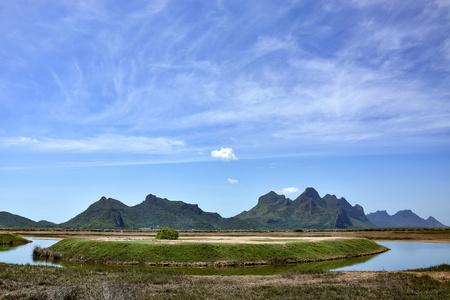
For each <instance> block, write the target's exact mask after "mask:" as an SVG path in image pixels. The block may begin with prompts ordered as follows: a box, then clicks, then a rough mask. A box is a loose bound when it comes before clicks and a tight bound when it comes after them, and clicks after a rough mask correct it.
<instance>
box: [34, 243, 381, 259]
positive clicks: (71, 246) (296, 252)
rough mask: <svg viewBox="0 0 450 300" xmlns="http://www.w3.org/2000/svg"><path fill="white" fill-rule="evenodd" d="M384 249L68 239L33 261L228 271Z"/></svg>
mask: <svg viewBox="0 0 450 300" xmlns="http://www.w3.org/2000/svg"><path fill="white" fill-rule="evenodd" d="M387 250H389V249H387V248H386V247H384V246H381V245H379V244H377V243H375V242H373V241H371V240H368V239H363V238H352V239H330V240H321V241H295V242H285V243H255V244H252V243H207V242H182V243H158V242H154V241H96V240H88V239H79V238H70V239H65V240H61V241H59V242H58V243H56V244H54V245H53V246H51V247H49V248H47V249H36V250H35V252H34V255H36V256H40V257H42V258H49V257H57V258H60V259H63V260H68V261H81V262H89V263H101V264H117V265H133V264H136V265H137V264H142V265H151V266H234V265H263V264H277V263H278V264H281V263H300V262H312V261H325V260H334V259H343V258H351V257H358V256H365V255H372V254H377V253H381V252H385V251H387Z"/></svg>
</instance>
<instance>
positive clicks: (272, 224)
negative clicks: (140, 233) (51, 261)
mask: <svg viewBox="0 0 450 300" xmlns="http://www.w3.org/2000/svg"><path fill="white" fill-rule="evenodd" d="M164 226H166V227H172V228H176V229H180V230H190V229H197V230H218V229H224V230H234V229H235V230H239V229H244V230H256V229H261V230H268V229H269V230H270V229H280V230H281V229H330V228H338V229H339V228H375V227H444V225H443V224H442V223H440V222H439V221H437V220H436V219H434V218H433V217H429V218H428V219H427V220H424V219H422V218H420V217H419V216H417V215H416V214H414V213H413V212H411V211H410V210H405V211H400V212H398V213H397V214H395V215H394V216H389V215H388V214H387V213H386V211H378V212H376V213H371V214H368V215H367V216H366V215H365V213H364V209H363V207H362V206H360V205H358V204H356V205H354V206H352V205H351V204H350V203H349V202H348V201H347V200H346V199H345V198H337V197H336V196H335V195H330V194H326V195H325V196H324V197H320V195H319V193H318V192H317V191H316V190H315V189H314V188H311V187H309V188H306V189H305V191H304V192H303V193H302V194H301V195H300V196H298V197H297V198H296V199H294V200H291V199H289V198H287V197H286V196H284V195H279V194H277V193H276V192H274V191H271V192H269V193H267V194H265V195H263V196H261V197H259V199H258V202H257V204H256V205H255V206H254V207H253V208H252V209H250V210H248V211H243V212H242V213H240V214H238V215H236V216H234V217H231V218H223V217H222V216H220V215H219V214H218V213H215V212H205V211H203V210H202V209H201V208H199V207H198V205H197V204H189V203H185V202H183V201H171V200H168V199H166V198H159V197H157V196H155V195H152V194H149V195H148V196H147V197H146V198H145V200H144V201H143V202H141V203H140V204H137V205H135V206H128V205H126V204H124V203H122V202H121V201H119V200H116V199H112V198H106V197H102V198H100V200H98V201H96V202H94V203H93V204H91V205H90V206H89V207H88V208H87V209H86V210H85V211H83V212H82V213H80V214H78V215H77V216H75V217H74V218H72V219H70V220H69V221H67V222H64V223H61V224H54V223H51V222H48V221H39V222H35V221H32V220H30V219H27V218H24V217H21V216H18V215H13V214H11V213H8V212H0V227H7V228H8V227H9V228H11V227H15V228H18V227H19V228H53V227H57V228H79V229H157V228H160V227H164Z"/></svg>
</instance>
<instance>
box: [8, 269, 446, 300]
mask: <svg viewBox="0 0 450 300" xmlns="http://www.w3.org/2000/svg"><path fill="white" fill-rule="evenodd" d="M438 269H439V270H442V269H443V268H438ZM449 294H450V273H449V269H448V266H447V267H446V268H444V270H443V271H439V272H433V271H432V272H427V271H421V272H289V273H284V274H279V275H273V276H191V275H184V274H181V273H177V272H174V271H149V270H146V269H145V268H142V269H128V268H124V269H121V270H120V271H108V270H104V269H103V270H100V269H98V270H96V269H79V268H54V267H45V266H30V265H22V266H21V265H8V264H0V299H268V298H269V299H447V298H448V295H449Z"/></svg>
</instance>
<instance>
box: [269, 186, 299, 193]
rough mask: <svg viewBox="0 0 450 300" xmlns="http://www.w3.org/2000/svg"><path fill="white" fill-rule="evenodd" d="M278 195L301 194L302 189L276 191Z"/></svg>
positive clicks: (290, 188) (286, 188)
mask: <svg viewBox="0 0 450 300" xmlns="http://www.w3.org/2000/svg"><path fill="white" fill-rule="evenodd" d="M274 192H276V193H277V194H282V195H288V194H296V193H300V189H299V188H296V187H285V188H283V189H281V190H274Z"/></svg>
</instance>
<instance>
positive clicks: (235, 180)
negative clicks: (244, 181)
mask: <svg viewBox="0 0 450 300" xmlns="http://www.w3.org/2000/svg"><path fill="white" fill-rule="evenodd" d="M227 181H228V182H229V183H231V184H237V183H239V180H237V179H231V178H228V179H227Z"/></svg>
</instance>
